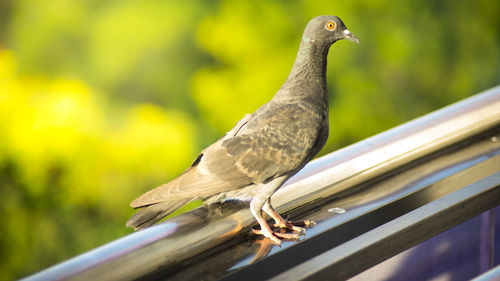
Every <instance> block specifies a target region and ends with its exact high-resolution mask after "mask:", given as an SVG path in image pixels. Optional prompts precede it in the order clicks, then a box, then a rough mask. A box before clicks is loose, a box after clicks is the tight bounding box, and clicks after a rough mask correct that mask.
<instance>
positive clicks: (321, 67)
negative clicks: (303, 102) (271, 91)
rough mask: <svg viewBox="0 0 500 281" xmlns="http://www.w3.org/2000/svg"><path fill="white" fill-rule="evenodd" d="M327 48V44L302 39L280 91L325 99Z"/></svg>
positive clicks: (328, 45)
mask: <svg viewBox="0 0 500 281" xmlns="http://www.w3.org/2000/svg"><path fill="white" fill-rule="evenodd" d="M329 47H330V44H328V43H322V42H314V41H312V40H309V39H307V38H305V37H304V38H303V39H302V42H301V43H300V48H299V51H298V53H297V58H296V59H295V63H294V65H293V67H292V70H291V71H290V74H289V75H288V78H287V80H286V81H285V83H284V84H283V86H282V87H281V90H280V91H282V90H285V92H292V93H294V94H297V95H307V96H311V95H313V96H314V95H320V96H316V98H326V94H327V93H326V58H327V55H328V50H329ZM286 90H288V91H286ZM290 90H291V91H290ZM323 96H325V97H323Z"/></svg>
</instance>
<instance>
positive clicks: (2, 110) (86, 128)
mask: <svg viewBox="0 0 500 281" xmlns="http://www.w3.org/2000/svg"><path fill="white" fill-rule="evenodd" d="M321 14H335V15H338V16H340V17H341V18H342V19H343V20H344V22H345V23H346V25H347V27H348V28H349V29H350V30H351V31H352V32H353V33H354V34H356V35H357V36H358V37H359V38H360V40H361V44H360V45H359V46H357V45H355V44H353V43H352V42H349V41H340V42H337V43H336V44H334V45H333V47H332V49H331V51H330V55H329V65H328V87H329V93H330V101H331V104H330V107H331V111H330V112H331V116H330V120H331V121H330V122H331V127H332V128H331V133H330V138H329V141H328V144H327V146H326V147H325V148H324V149H323V151H322V152H321V154H326V153H328V152H331V151H333V150H335V149H338V148H340V147H342V146H345V145H349V144H351V143H354V142H356V141H359V140H361V139H363V138H366V137H369V136H371V135H373V134H376V133H378V132H381V131H383V130H386V129H389V128H391V127H394V126H396V125H398V124H401V123H403V122H405V121H408V120H410V119H413V118H416V117H418V116H420V115H423V114H425V113H428V112H430V111H433V110H435V109H438V108H440V107H443V106H445V105H448V104H450V103H453V102H455V101H458V100H461V99H463V98H466V97H468V96H470V95H472V94H475V93H477V92H479V91H482V90H485V89H488V88H490V87H492V86H495V85H496V84H498V83H499V82H500V1H498V0H478V1H469V0H466V1H455V0H437V1H421V0H409V1H387V0H352V1H331V0H330V1H255V0H246V1H241V0H240V1H208V0H207V1H201V0H199V1H159V0H141V1H100V0H87V1H77V0H45V1H21V0H18V1H15V0H0V213H1V226H0V255H1V256H0V279H1V280H9V279H13V278H19V277H22V276H26V275H28V274H31V273H34V272H36V271H38V270H41V269H43V268H45V267H48V266H50V265H53V264H55V263H57V262H60V261H63V260H65V259H68V258H70V257H72V256H75V255H77V254H79V253H82V252H85V251H87V250H90V249H92V248H95V247H97V246H99V245H102V244H104V243H106V242H109V241H112V240H114V239H117V238H119V237H122V236H124V235H126V234H128V233H130V232H131V230H130V229H127V228H125V226H124V223H125V221H126V219H127V218H128V217H129V216H130V215H131V214H132V213H133V210H132V209H130V208H129V206H128V204H129V202H130V201H131V200H132V199H134V198H135V197H136V196H137V195H139V194H141V193H142V192H144V191H146V190H148V189H150V188H152V187H155V186H157V185H159V184H161V183H164V182H166V181H167V180H169V179H171V178H173V177H175V176H176V175H178V174H179V173H180V172H181V171H182V170H183V169H184V168H185V167H187V166H188V165H189V164H190V163H191V161H192V160H193V159H194V158H195V157H196V155H197V153H198V152H199V151H200V150H201V149H202V148H204V147H205V146H206V145H208V144H210V143H211V142H213V141H214V140H216V139H217V138H218V137H220V136H221V135H222V134H223V133H224V132H225V131H226V130H228V129H230V128H231V127H232V126H233V125H234V124H235V123H236V121H238V120H239V119H240V118H241V117H243V115H244V114H245V113H251V112H253V111H254V110H255V109H256V108H257V107H259V106H260V105H262V104H263V103H265V102H266V101H268V100H269V99H270V98H271V97H272V95H273V94H274V93H275V91H276V90H277V89H278V88H279V87H280V85H281V83H282V82H283V81H284V79H285V78H286V77H287V75H288V71H289V70H290V68H291V65H292V63H293V61H294V59H295V54H296V51H297V47H298V45H299V42H300V39H301V33H302V31H303V28H304V26H305V24H306V23H307V22H308V21H309V20H310V19H311V18H312V17H314V16H317V15H321Z"/></svg>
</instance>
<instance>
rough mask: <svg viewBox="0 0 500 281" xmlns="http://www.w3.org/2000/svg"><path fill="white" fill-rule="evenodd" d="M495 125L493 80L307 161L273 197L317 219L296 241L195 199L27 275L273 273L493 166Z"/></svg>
mask: <svg viewBox="0 0 500 281" xmlns="http://www.w3.org/2000/svg"><path fill="white" fill-rule="evenodd" d="M498 127H500V87H496V88H493V89H491V90H488V91H486V92H483V93H481V94H478V95H476V96H473V97H471V98H469V99H466V100H464V101H461V102H459V103H456V104H453V105H451V106H448V107H446V108H443V109H441V110H438V111H436V112H433V113H431V114H428V115H426V116H423V117H421V118H418V119H416V120H413V121H411V122H408V123H406V124H403V125H401V126H398V127H396V128H394V129H391V130H389V131H386V132H384V133H382V134H379V135H377V136H374V137H372V138H369V139H366V140H364V141H361V142H359V143H357V144H354V145H351V146H349V147H346V148H344V149H341V150H339V151H336V152H334V153H331V154H329V155H327V156H324V157H322V158H320V159H317V160H315V161H312V162H311V163H310V164H308V165H307V166H306V167H305V168H304V169H303V170H302V171H301V172H300V173H299V174H297V175H296V176H295V177H293V178H292V179H291V180H289V181H288V182H287V183H285V185H284V186H283V187H282V188H281V189H280V190H279V191H278V192H277V193H276V194H275V195H274V196H273V198H272V200H273V205H274V206H275V207H277V210H278V211H280V212H287V213H288V214H289V215H290V216H292V217H293V218H309V219H313V220H314V219H315V220H318V222H319V223H318V225H317V226H316V227H315V228H312V229H309V230H308V232H307V235H306V237H305V239H304V240H303V241H301V242H300V243H296V242H285V243H283V245H282V247H281V248H279V247H274V246H272V245H269V244H268V243H267V242H266V240H255V237H253V236H251V237H249V235H247V233H248V230H249V227H250V226H252V225H253V224H254V223H255V221H254V219H253V217H252V216H251V214H250V212H249V210H248V208H247V206H245V205H244V204H226V205H222V206H218V207H213V208H207V207H202V208H198V209H196V210H194V211H192V212H189V213H186V214H183V215H180V216H178V217H175V218H173V219H170V220H167V221H166V222H165V223H163V224H159V225H156V226H153V227H151V228H149V229H146V230H143V231H139V232H136V233H133V234H130V235H128V236H126V237H123V238H121V239H119V240H116V241H114V242H111V243H109V244H107V245H104V246H102V247H100V248H97V249H95V250H92V251H90V252H87V253H85V254H83V255H80V256H77V257H75V258H73V259H70V260H68V261H66V262H63V263H61V264H58V265H55V266H53V267H51V268H49V269H46V270H44V271H41V272H39V273H37V274H35V275H32V276H30V277H28V278H27V280H132V279H137V278H144V279H165V278H167V279H168V278H173V279H178V280H190V279H192V278H197V277H200V276H202V277H204V279H205V280H214V279H217V278H221V277H226V278H228V279H231V278H237V279H245V278H244V276H245V275H246V276H247V277H252V278H256V275H255V274H257V275H258V274H259V272H260V273H262V272H263V271H266V270H267V271H268V272H270V274H271V275H269V276H267V277H272V276H274V275H275V274H279V273H281V272H283V271H285V270H287V269H289V268H291V267H293V266H294V265H296V264H300V263H302V262H304V261H305V260H306V259H308V258H312V257H314V256H316V255H318V254H321V253H322V252H325V251H327V250H328V249H330V248H332V247H335V246H336V245H340V244H341V243H343V242H345V241H347V240H349V239H352V238H353V237H356V236H357V235H361V234H363V233H365V232H367V231H370V230H371V229H374V228H375V227H377V226H379V225H380V224H382V223H385V222H388V221H390V220H393V219H395V218H397V217H398V216H400V215H403V214H405V213H408V212H410V211H412V210H414V209H416V208H419V207H421V206H423V205H424V204H426V203H428V202H431V201H432V200H435V199H436V198H439V197H440V196H444V195H446V194H449V193H451V192H453V191H456V190H458V189H460V188H462V187H464V186H466V185H468V184H472V183H473V182H475V181H476V180H477V179H478V178H480V177H486V176H488V175H491V174H492V173H494V172H497V171H498V170H499V169H500V168H499V167H500V162H499V156H498V155H499V151H500V147H499V146H500V145H499V142H500V141H499V140H498V138H499V137H500V136H499V135H498V131H497V130H496V129H497V128H498ZM485 132H487V133H485ZM429 163H432V165H431V164H429ZM424 164H425V165H424ZM436 187H440V188H436ZM354 192H356V193H354ZM350 193H353V194H350ZM336 198H340V199H336ZM334 199H336V200H335V201H332V200H334ZM334 207H341V208H343V209H345V210H347V212H346V213H345V214H335V213H331V212H328V210H329V209H332V208H334ZM238 234H243V235H238ZM266 255H267V256H268V257H266V258H265V259H263V260H260V261H258V260H259V259H261V258H262V257H263V256H266ZM250 263H252V264H253V265H252V266H250V267H249V266H247V265H248V264H250ZM279 264H281V265H282V266H281V267H280V266H278V265H279ZM192 265H196V266H192ZM248 274H254V275H248ZM263 277H264V278H267V277H265V276H263Z"/></svg>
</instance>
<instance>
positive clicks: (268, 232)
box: [250, 198, 299, 245]
mask: <svg viewBox="0 0 500 281" xmlns="http://www.w3.org/2000/svg"><path fill="white" fill-rule="evenodd" d="M264 203H265V201H264V200H261V199H258V198H254V199H253V200H252V202H250V211H251V212H252V215H253V216H254V217H255V218H256V219H257V222H258V223H259V225H260V229H259V230H257V229H252V231H253V232H254V233H255V234H261V235H264V236H265V237H267V238H269V239H271V241H272V242H273V243H275V244H277V245H281V239H297V238H299V235H298V234H295V233H279V232H274V231H272V229H271V227H269V224H267V221H266V220H265V219H264V216H263V213H262V207H263V205H264Z"/></svg>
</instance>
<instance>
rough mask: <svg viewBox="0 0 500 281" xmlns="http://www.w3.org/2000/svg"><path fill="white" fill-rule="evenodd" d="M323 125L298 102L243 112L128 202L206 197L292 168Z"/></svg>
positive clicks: (305, 156)
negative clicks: (166, 177) (171, 174)
mask: <svg viewBox="0 0 500 281" xmlns="http://www.w3.org/2000/svg"><path fill="white" fill-rule="evenodd" d="M321 129H322V126H321V121H320V120H319V117H318V116H317V115H315V114H311V112H310V111H308V110H306V109H304V108H303V107H301V106H300V105H298V104H286V105H281V106H279V107H277V108H272V109H269V110H266V111H264V112H263V113H261V114H254V115H252V116H250V115H247V116H246V117H245V118H244V119H242V120H241V121H240V122H238V124H237V126H235V127H234V128H233V129H232V130H231V131H229V132H228V133H227V134H226V135H225V136H224V137H223V138H221V139H219V140H218V141H217V142H215V143H214V144H212V145H210V146H209V147H207V148H206V149H204V150H203V151H202V152H201V154H200V155H199V156H198V157H197V159H196V160H195V162H194V163H193V165H192V166H191V167H189V168H188V169H187V170H186V171H185V172H184V173H183V174H181V175H180V176H179V177H177V178H176V179H174V180H172V181H171V182H169V183H166V184H164V185H161V186H159V187H157V188H155V189H153V190H151V191H149V192H147V193H145V194H143V195H142V196H140V197H139V198H137V199H136V200H134V201H133V202H132V203H131V206H132V207H134V208H137V207H142V206H147V205H151V204H155V203H158V202H163V201H170V200H179V199H186V198H190V199H194V198H206V197H209V196H212V195H214V194H217V193H221V192H225V191H229V190H233V189H237V188H241V187H244V186H247V185H250V184H253V183H262V182H265V181H267V180H269V179H272V178H275V177H278V176H281V175H284V174H287V173H291V172H293V171H296V170H297V169H299V168H301V167H302V166H303V165H304V164H305V163H306V162H307V161H309V160H310V159H311V158H312V156H314V155H311V154H313V151H314V146H315V145H316V144H317V138H318V136H319V134H320V131H321ZM314 153H315V152H314Z"/></svg>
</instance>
